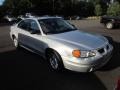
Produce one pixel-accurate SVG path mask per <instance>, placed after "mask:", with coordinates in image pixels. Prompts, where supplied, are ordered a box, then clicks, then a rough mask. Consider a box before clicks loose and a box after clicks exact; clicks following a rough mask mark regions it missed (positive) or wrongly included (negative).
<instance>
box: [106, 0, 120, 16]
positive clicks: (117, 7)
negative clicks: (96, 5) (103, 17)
mask: <svg viewBox="0 0 120 90" xmlns="http://www.w3.org/2000/svg"><path fill="white" fill-rule="evenodd" d="M107 14H108V15H111V16H119V15H120V4H119V3H118V2H114V3H113V4H111V5H110V6H109V8H108V10H107Z"/></svg>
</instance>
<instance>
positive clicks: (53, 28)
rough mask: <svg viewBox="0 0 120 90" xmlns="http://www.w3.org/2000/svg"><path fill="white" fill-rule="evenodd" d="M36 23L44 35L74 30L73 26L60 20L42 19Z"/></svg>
mask: <svg viewBox="0 0 120 90" xmlns="http://www.w3.org/2000/svg"><path fill="white" fill-rule="evenodd" d="M38 21H39V24H40V26H41V28H42V30H43V32H44V33H46V34H57V33H63V32H69V31H73V30H76V28H75V27H74V26H72V25H71V24H70V23H68V22H67V21H65V20H63V19H60V18H51V19H42V20H38Z"/></svg>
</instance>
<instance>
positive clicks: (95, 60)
mask: <svg viewBox="0 0 120 90" xmlns="http://www.w3.org/2000/svg"><path fill="white" fill-rule="evenodd" d="M10 36H11V38H12V40H13V42H14V45H15V47H16V48H19V47H23V48H25V49H27V50H29V51H32V52H34V53H37V54H39V55H41V56H43V57H44V58H45V59H46V60H47V61H48V62H49V66H50V68H51V69H53V70H55V71H60V70H62V69H64V68H65V69H69V70H72V71H77V72H91V71H94V70H96V69H98V68H100V67H102V66H103V65H105V64H106V63H107V62H108V61H109V59H110V58H111V56H112V51H113V46H112V45H111V44H110V43H109V42H108V40H107V39H106V38H105V37H103V36H100V35H92V34H89V33H86V32H82V31H80V30H78V29H77V28H76V27H75V26H74V25H72V24H70V23H69V22H68V21H65V20H63V19H62V18H60V17H48V16H47V17H31V18H27V19H24V20H22V21H20V22H19V23H17V24H15V25H13V26H11V30H10Z"/></svg>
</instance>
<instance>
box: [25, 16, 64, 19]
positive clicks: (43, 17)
mask: <svg viewBox="0 0 120 90" xmlns="http://www.w3.org/2000/svg"><path fill="white" fill-rule="evenodd" d="M52 18H61V19H62V17H58V16H57V17H55V16H42V17H29V18H26V19H34V20H41V19H52Z"/></svg>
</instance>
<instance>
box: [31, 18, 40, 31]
mask: <svg viewBox="0 0 120 90" xmlns="http://www.w3.org/2000/svg"><path fill="white" fill-rule="evenodd" d="M30 28H31V30H39V27H38V24H37V23H36V21H34V20H31V21H30Z"/></svg>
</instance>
